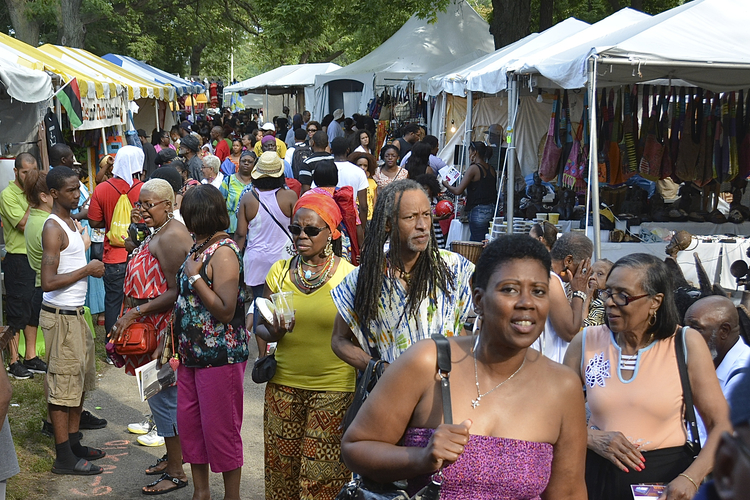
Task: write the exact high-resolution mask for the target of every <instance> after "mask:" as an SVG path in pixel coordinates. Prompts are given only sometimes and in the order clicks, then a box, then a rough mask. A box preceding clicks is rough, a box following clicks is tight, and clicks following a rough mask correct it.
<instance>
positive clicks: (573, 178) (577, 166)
mask: <svg viewBox="0 0 750 500" xmlns="http://www.w3.org/2000/svg"><path fill="white" fill-rule="evenodd" d="M587 122H588V99H587V98H584V104H583V116H582V117H581V121H580V122H578V130H577V131H576V135H575V137H574V138H573V144H572V145H571V148H570V153H569V154H568V159H567V161H566V162H565V167H564V168H563V175H562V185H563V186H565V187H567V188H570V189H572V190H573V191H576V192H579V191H584V190H585V184H584V180H583V179H584V172H585V171H586V164H587V162H586V159H587V158H588V155H587V154H586V149H585V147H584V146H583V144H582V141H584V139H583V131H584V129H585V128H586V124H587Z"/></svg>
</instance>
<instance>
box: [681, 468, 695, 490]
mask: <svg viewBox="0 0 750 500" xmlns="http://www.w3.org/2000/svg"><path fill="white" fill-rule="evenodd" d="M679 476H682V477H684V478H685V479H687V480H688V481H690V482H691V483H693V486H695V491H698V490H699V488H698V485H697V484H695V481H693V478H691V477H690V476H688V475H687V474H685V473H684V472H683V473H682V474H678V477H679Z"/></svg>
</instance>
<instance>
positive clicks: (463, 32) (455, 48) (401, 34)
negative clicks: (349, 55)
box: [315, 0, 495, 116]
mask: <svg viewBox="0 0 750 500" xmlns="http://www.w3.org/2000/svg"><path fill="white" fill-rule="evenodd" d="M494 48H495V46H494V41H493V38H492V35H491V34H490V30H489V25H488V24H487V22H486V21H485V20H484V19H483V18H482V17H481V16H480V15H479V14H477V12H476V11H475V10H474V9H473V8H472V7H471V5H469V4H468V3H467V2H466V0H453V1H452V2H451V3H450V4H449V5H448V8H447V9H446V12H438V13H437V21H436V22H435V23H430V22H429V21H428V20H427V19H419V18H417V17H416V16H412V17H411V18H410V19H409V20H408V21H407V22H406V23H405V24H404V25H403V26H402V27H401V29H399V30H398V31H397V32H396V33H395V34H394V35H393V36H392V37H391V38H389V39H388V40H386V41H385V42H383V43H382V44H381V45H380V46H379V47H378V48H376V49H375V50H373V51H372V52H370V53H369V54H368V55H366V56H364V57H363V58H361V59H359V60H357V61H355V62H353V63H352V64H350V65H348V66H346V67H344V68H341V69H340V70H337V71H334V72H331V73H328V74H325V75H320V76H318V77H317V78H316V79H315V93H316V98H317V100H316V104H317V108H316V110H315V111H316V116H324V115H325V114H327V113H329V112H330V111H331V110H330V106H329V95H330V93H329V86H330V85H331V83H332V82H334V81H336V80H344V81H346V80H349V81H352V80H353V81H355V82H359V84H358V85H361V88H362V89H361V95H360V99H359V105H358V108H357V109H356V110H355V111H356V112H359V113H365V112H366V111H367V105H368V103H369V101H370V100H371V99H372V98H373V97H374V96H375V89H376V88H377V87H383V86H386V85H394V86H396V85H399V84H402V85H403V84H405V83H407V82H410V81H414V80H415V79H416V78H417V77H419V76H420V75H423V74H425V73H427V72H429V71H432V70H435V69H437V68H440V67H441V66H444V65H446V64H448V63H450V62H451V61H455V60H457V59H461V58H466V56H467V55H468V54H472V53H473V52H474V51H476V50H482V51H484V52H492V51H493V50H494Z"/></svg>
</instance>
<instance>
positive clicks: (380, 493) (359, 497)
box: [336, 333, 453, 500]
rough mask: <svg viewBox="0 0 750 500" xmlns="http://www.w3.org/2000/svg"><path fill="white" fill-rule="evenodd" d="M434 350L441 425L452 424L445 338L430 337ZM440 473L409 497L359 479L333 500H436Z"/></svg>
mask: <svg viewBox="0 0 750 500" xmlns="http://www.w3.org/2000/svg"><path fill="white" fill-rule="evenodd" d="M432 340H433V341H434V342H435V346H436V348H437V368H438V370H437V372H438V376H439V377H440V391H441V395H442V405H443V423H445V424H452V423H453V409H452V406H451V385H450V371H451V346H450V342H449V341H448V339H447V338H446V337H444V336H443V335H441V334H439V333H438V334H435V335H433V336H432ZM441 484H442V473H441V472H440V471H438V472H436V473H435V474H433V475H432V479H431V481H430V483H429V484H428V485H427V486H425V487H424V488H422V489H421V490H419V491H418V492H417V493H416V494H415V495H414V496H412V497H410V496H409V495H408V494H407V493H406V491H404V490H402V489H399V488H397V487H395V486H394V485H392V484H389V485H383V484H378V483H374V482H372V481H369V480H367V479H365V478H363V477H361V476H359V477H358V478H357V479H355V480H353V481H351V482H349V483H348V484H347V485H346V486H344V488H343V489H342V490H341V491H340V492H339V494H338V495H336V500H438V499H439V498H440V486H441Z"/></svg>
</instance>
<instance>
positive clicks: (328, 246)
mask: <svg viewBox="0 0 750 500" xmlns="http://www.w3.org/2000/svg"><path fill="white" fill-rule="evenodd" d="M323 252H324V253H325V256H326V257H329V256H330V255H331V254H332V253H333V243H332V240H331V237H330V236H329V237H328V243H326V248H325V250H323Z"/></svg>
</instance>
